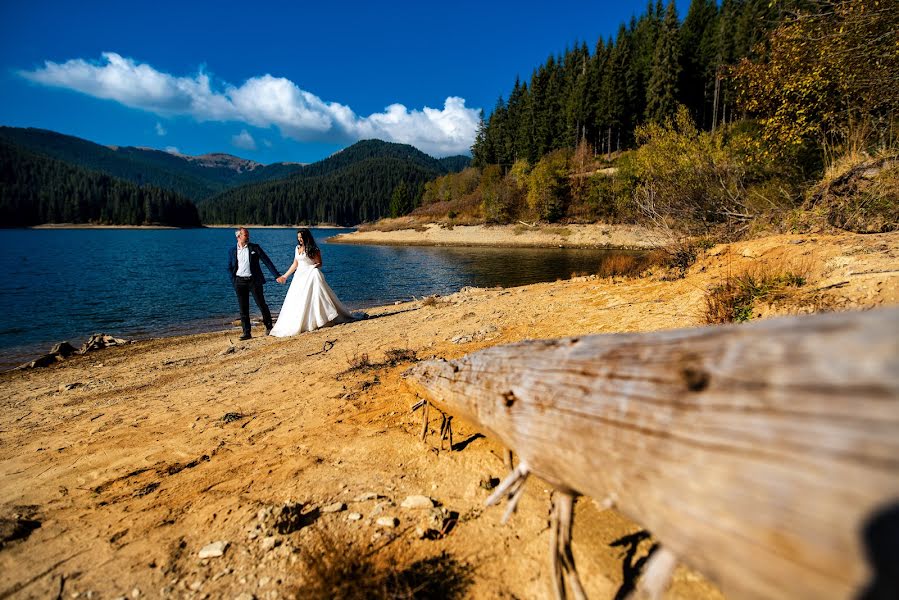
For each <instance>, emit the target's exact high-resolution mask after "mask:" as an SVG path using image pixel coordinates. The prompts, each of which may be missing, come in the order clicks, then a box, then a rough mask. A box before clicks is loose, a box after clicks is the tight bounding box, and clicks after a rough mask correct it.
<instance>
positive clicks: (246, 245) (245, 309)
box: [228, 227, 281, 340]
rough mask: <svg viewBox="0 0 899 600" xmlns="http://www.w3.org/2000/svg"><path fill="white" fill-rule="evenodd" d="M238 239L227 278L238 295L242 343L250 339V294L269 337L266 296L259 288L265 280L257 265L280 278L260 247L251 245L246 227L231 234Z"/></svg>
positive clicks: (230, 252)
mask: <svg viewBox="0 0 899 600" xmlns="http://www.w3.org/2000/svg"><path fill="white" fill-rule="evenodd" d="M234 233H235V235H236V236H237V245H236V246H232V248H231V250H230V251H229V252H228V274H229V275H230V276H231V283H232V284H233V285H234V291H235V292H236V293H237V303H238V304H239V305H240V324H241V327H243V335H242V336H240V339H242V340H248V339H250V337H251V336H250V292H252V293H253V300H255V301H256V306H258V307H259V310H260V311H262V322H263V323H264V324H265V334H266V335H268V334H269V332H270V331H271V330H272V313H271V312H269V310H268V304H266V303H265V296H263V295H262V285H263V284H264V283H265V277H263V276H262V268H261V267H260V266H259V261H260V260H261V261H262V262H264V263H265V266H266V267H267V268H268V270H269V271H271V272H272V275H274V276H275V278H276V279H277V278H278V277H281V274H280V273H279V272H278V269H276V268H275V265H274V263H272V260H271V259H270V258H269V257H268V255H267V254H266V253H265V251H264V250H263V249H262V248H261V247H260V246H259V244H251V243H250V232H249V231H248V230H247V228H246V227H241V228H240V229H238V230H237V231H235V232H234Z"/></svg>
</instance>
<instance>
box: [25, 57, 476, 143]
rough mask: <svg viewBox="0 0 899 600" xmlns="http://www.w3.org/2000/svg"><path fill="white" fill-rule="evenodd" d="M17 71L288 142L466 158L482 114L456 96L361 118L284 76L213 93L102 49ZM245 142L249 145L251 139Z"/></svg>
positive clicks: (202, 83)
mask: <svg viewBox="0 0 899 600" xmlns="http://www.w3.org/2000/svg"><path fill="white" fill-rule="evenodd" d="M20 74H21V75H22V76H23V77H25V78H27V79H29V80H31V81H34V82H36V83H40V84H43V85H48V86H55V87H62V88H67V89H71V90H76V91H79V92H82V93H84V94H88V95H90V96H94V97H96V98H104V99H109V100H114V101H116V102H119V103H121V104H124V105H125V106H130V107H132V108H137V109H141V110H146V111H149V112H152V113H154V114H157V115H161V116H174V115H187V116H191V117H193V118H195V119H197V120H198V121H237V122H242V123H246V124H248V125H253V126H255V127H260V128H266V127H272V126H274V127H277V128H278V129H279V130H280V131H281V133H282V135H284V136H285V137H289V138H292V139H295V140H299V141H308V140H316V141H330V142H337V141H355V140H360V139H366V138H379V139H383V140H387V141H392V142H401V143H405V144H411V145H413V146H415V147H417V148H418V149H420V150H422V151H424V152H427V153H429V154H433V155H435V156H447V155H450V154H460V153H467V152H468V150H469V148H470V147H471V144H472V143H473V142H474V137H475V133H476V131H477V126H478V117H479V111H478V110H477V109H472V108H466V107H465V100H464V99H463V98H459V97H456V96H450V97H449V98H447V99H446V101H445V102H444V105H443V108H442V109H436V108H429V107H424V108H422V109H420V110H419V109H411V110H410V109H409V108H407V107H405V106H403V105H402V104H391V105H390V106H388V107H387V108H385V109H384V112H380V113H374V114H371V115H368V116H367V117H362V116H359V115H356V113H355V112H353V110H352V109H351V108H350V107H349V106H345V105H343V104H340V103H337V102H326V101H324V100H322V99H321V98H319V97H318V96H316V95H315V94H312V93H310V92H307V91H305V90H303V89H301V88H300V87H298V86H297V85H296V84H295V83H294V82H292V81H290V80H289V79H285V78H283V77H274V76H272V75H262V76H259V77H252V78H250V79H248V80H247V81H245V82H244V83H243V84H242V85H240V86H239V87H236V86H233V85H230V84H227V83H222V84H221V85H220V86H218V87H219V88H220V89H213V86H212V82H211V80H210V78H209V76H208V75H206V74H205V73H203V72H202V71H200V72H198V73H197V74H196V75H195V76H194V77H176V76H173V75H169V74H168V73H162V72H160V71H157V70H156V69H154V68H153V67H151V66H150V65H148V64H144V63H137V62H135V61H134V60H133V59H130V58H125V57H122V56H120V55H119V54H116V53H114V52H104V53H103V55H102V58H101V60H99V61H86V60H84V59H80V58H79V59H72V60H69V61H66V62H64V63H54V62H51V61H46V62H45V63H44V66H43V67H42V68H39V69H35V70H34V71H20ZM159 129H161V125H159V124H157V133H158V132H159ZM163 131H164V130H163ZM242 133H245V132H242ZM160 135H164V134H160ZM235 137H239V136H235ZM247 137H249V138H250V140H252V137H250V136H249V134H247ZM235 145H236V143H235ZM253 146H254V147H255V142H253Z"/></svg>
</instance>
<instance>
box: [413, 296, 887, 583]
mask: <svg viewBox="0 0 899 600" xmlns="http://www.w3.org/2000/svg"><path fill="white" fill-rule="evenodd" d="M406 377H407V380H408V381H409V382H410V383H411V384H412V386H413V388H417V390H418V391H419V392H421V393H422V395H423V396H424V397H425V398H427V399H428V400H429V401H430V402H432V403H434V405H435V406H437V407H438V408H440V409H441V410H444V411H446V412H448V413H451V414H454V415H457V416H459V417H462V418H464V419H466V420H468V421H470V422H472V423H473V424H477V425H479V426H480V427H481V428H483V429H484V430H485V433H488V435H493V436H495V437H496V438H497V439H498V440H499V441H501V442H502V443H503V444H505V445H506V446H507V447H509V448H511V449H512V450H513V451H514V452H515V453H516V454H517V455H518V456H519V457H520V460H521V463H522V464H523V465H526V469H524V472H525V474H526V471H527V469H529V470H530V472H531V473H533V474H535V475H537V476H539V477H541V478H542V479H544V480H545V481H547V482H548V483H550V484H551V485H553V486H555V487H556V488H557V489H558V490H560V491H561V492H562V493H565V494H572V495H575V494H584V495H587V496H591V497H593V498H594V499H596V500H598V501H611V502H612V503H613V504H614V505H615V506H616V507H617V508H618V510H620V511H621V512H622V513H623V514H625V515H627V516H629V517H630V518H631V519H633V520H635V521H636V522H638V523H640V524H641V525H642V526H644V527H646V528H647V529H648V530H649V531H650V532H651V533H652V535H653V536H654V537H655V538H657V539H658V540H659V541H660V542H661V544H662V545H663V546H664V548H665V549H666V550H667V551H670V552H672V553H673V554H674V556H676V557H677V558H678V560H680V561H682V562H684V563H686V564H688V565H690V566H691V567H693V568H694V569H696V570H698V571H699V572H701V573H703V574H705V575H706V576H707V577H708V578H709V579H711V580H713V581H715V582H716V583H717V584H718V585H719V586H720V587H721V589H722V590H723V591H724V592H725V594H726V595H727V596H728V597H732V598H815V599H819V598H850V597H854V596H857V595H858V594H859V592H860V591H861V590H862V589H863V587H864V585H865V584H866V583H867V582H869V581H870V578H871V573H870V572H869V569H868V567H867V565H866V552H868V553H869V554H870V553H872V552H873V553H876V549H872V548H865V544H864V540H863V535H862V534H863V531H864V529H865V527H866V526H869V531H867V534H869V535H871V536H872V537H871V539H875V538H877V535H880V536H881V538H882V537H883V535H884V533H883V532H881V533H879V534H878V532H877V531H873V532H872V531H870V529H871V527H875V526H873V525H870V523H877V524H880V523H882V522H883V521H884V520H886V521H887V523H886V525H887V526H892V527H893V528H895V527H896V523H895V520H896V514H897V513H899V511H896V507H897V506H899V504H897V502H899V309H888V310H879V311H870V312H862V313H841V314H827V315H814V316H803V317H790V318H782V319H773V320H769V321H763V322H759V323H752V324H748V325H733V326H716V327H704V328H696V329H685V330H676V331H663V332H656V333H646V334H614V335H596V336H587V337H582V338H568V339H559V340H548V341H526V342H521V343H517V344H511V345H506V346H498V347H494V348H489V349H486V350H483V351H480V352H476V353H473V354H470V355H468V356H465V357H463V358H461V359H458V360H454V361H449V362H447V361H439V360H437V361H428V362H423V363H419V364H418V365H416V366H415V367H413V368H411V369H410V370H409V371H407V372H406ZM884 509H886V510H887V513H886V514H890V515H892V516H890V517H889V518H888V519H883V518H881V519H880V520H877V521H871V519H872V517H873V516H874V515H875V514H876V513H877V512H878V511H881V513H880V514H881V516H882V515H883V514H884V512H883V511H884ZM876 527H880V525H877V526H876ZM876 527H875V529H876ZM894 531H895V529H894ZM890 535H893V534H890ZM888 545H889V544H888ZM891 545H892V546H893V547H895V540H893V542H892V543H891ZM868 558H869V559H870V560H871V561H872V562H874V563H877V562H878V561H880V563H881V564H883V562H884V561H883V557H877V556H873V557H872V556H869V557H868ZM891 560H895V558H893V559H891Z"/></svg>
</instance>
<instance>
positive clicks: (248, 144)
mask: <svg viewBox="0 0 899 600" xmlns="http://www.w3.org/2000/svg"><path fill="white" fill-rule="evenodd" d="M231 143H232V144H234V145H235V146H237V147H238V148H243V149H244V150H255V149H256V140H254V139H253V136H252V135H250V133H249V132H248V131H247V130H246V129H243V130H241V132H240V133H239V134H237V135H232V136H231Z"/></svg>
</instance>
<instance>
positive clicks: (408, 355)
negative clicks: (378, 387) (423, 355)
mask: <svg viewBox="0 0 899 600" xmlns="http://www.w3.org/2000/svg"><path fill="white" fill-rule="evenodd" d="M384 360H385V362H386V363H387V364H388V365H390V366H391V367H394V366H396V365H398V364H400V363H403V362H414V361H415V360H416V356H415V350H412V349H410V348H390V349H389V350H386V351H385V352H384Z"/></svg>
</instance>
